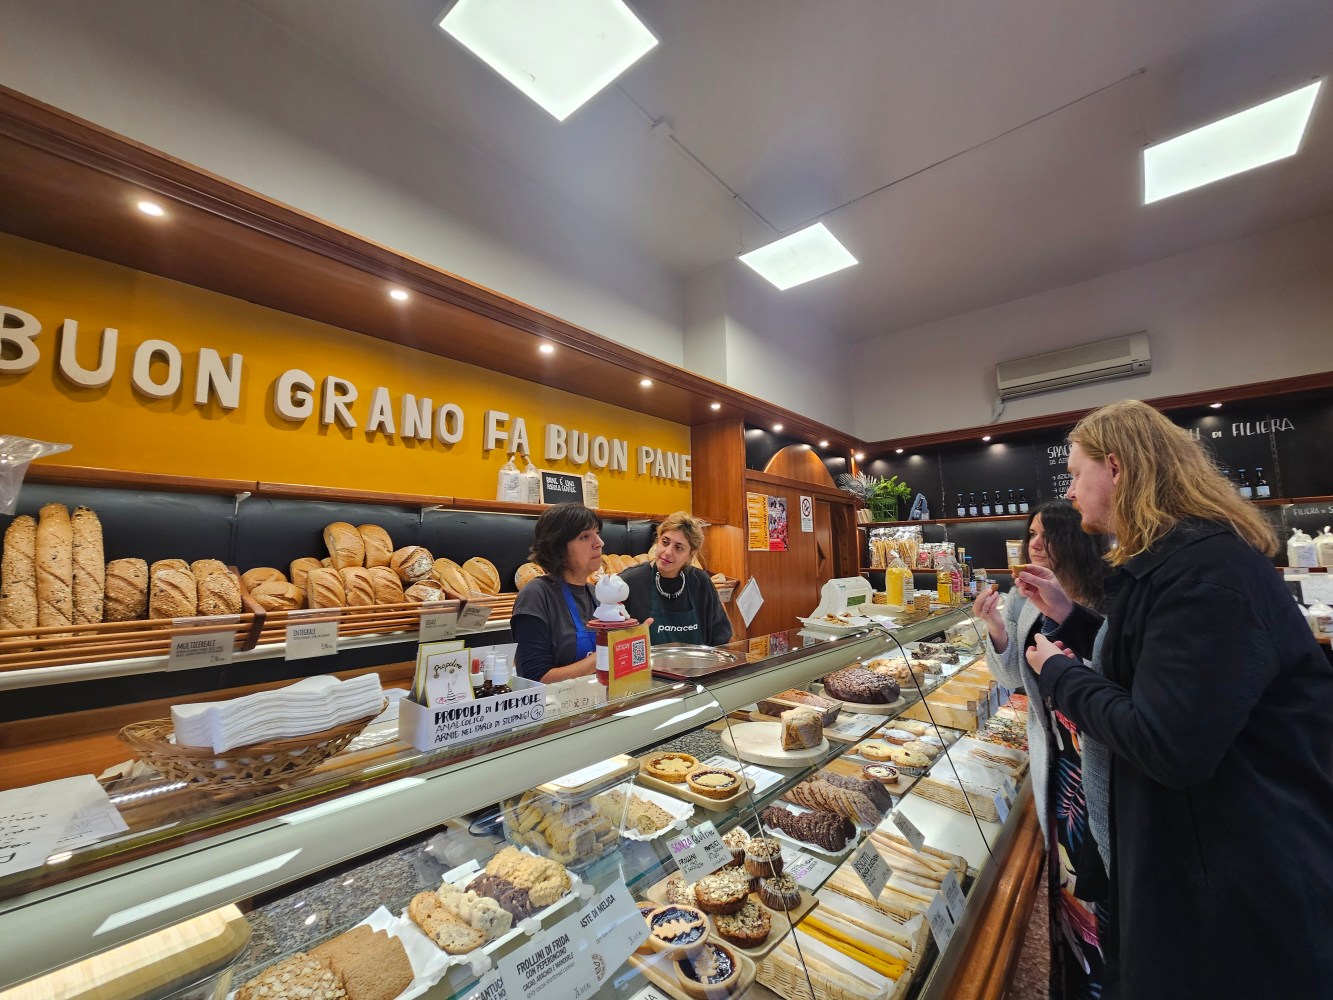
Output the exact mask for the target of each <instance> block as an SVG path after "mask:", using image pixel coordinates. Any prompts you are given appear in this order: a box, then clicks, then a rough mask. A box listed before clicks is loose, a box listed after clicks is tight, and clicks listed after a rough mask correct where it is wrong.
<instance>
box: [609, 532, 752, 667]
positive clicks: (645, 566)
mask: <svg viewBox="0 0 1333 1000" xmlns="http://www.w3.org/2000/svg"><path fill="white" fill-rule="evenodd" d="M703 544H704V526H703V523H702V522H701V521H700V520H699V519H698V518H695V517H692V516H690V515H689V514H687V513H685V512H684V511H683V510H682V511H677V512H676V513H674V514H672V515H671V516H670V517H668V518H667V519H666V520H665V521H663V522H662V523H661V525H660V526H659V527H658V529H657V542H656V544H655V545H654V547H653V553H652V555H653V557H652V559H651V560H650V561H648V562H646V563H640V564H639V565H637V566H631V567H630V568H629V569H627V570H625V571H624V572H623V573H621V574H620V578H621V579H622V580H624V581H625V583H626V584H628V586H629V597H628V598H626V600H625V610H626V611H628V612H629V613H630V616H631V617H633V618H637V619H638V620H639V621H646V620H648V619H649V618H651V619H652V625H650V626H649V635H650V637H651V638H652V642H653V645H654V646H660V645H663V644H665V643H668V642H680V643H689V644H691V645H702V646H720V645H722V644H723V643H725V642H730V641H731V622H730V621H728V619H727V613H726V611H725V610H723V608H722V602H721V601H720V600H718V597H717V588H716V587H714V586H713V581H712V580H711V579H710V578H709V576H708V574H707V573H705V572H704V571H703V570H701V569H697V568H696V567H694V566H691V565H690V562H691V561H692V560H693V559H694V557H695V555H696V554H697V553H698V552H699V550H700V549H701V548H703Z"/></svg>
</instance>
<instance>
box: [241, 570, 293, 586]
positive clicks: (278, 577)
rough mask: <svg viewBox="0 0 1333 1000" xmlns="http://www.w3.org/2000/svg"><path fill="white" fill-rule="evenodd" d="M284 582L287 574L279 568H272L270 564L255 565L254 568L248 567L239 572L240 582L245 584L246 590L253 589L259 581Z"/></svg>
mask: <svg viewBox="0 0 1333 1000" xmlns="http://www.w3.org/2000/svg"><path fill="white" fill-rule="evenodd" d="M273 581H276V582H278V583H286V582H287V576H286V574H285V573H283V571H282V570H280V569H274V568H273V567H272V566H256V567H255V568H254V569H248V570H246V571H245V572H244V573H242V574H241V583H243V584H245V589H246V590H254V589H255V588H256V587H258V586H259V585H260V584H261V583H270V582H273Z"/></svg>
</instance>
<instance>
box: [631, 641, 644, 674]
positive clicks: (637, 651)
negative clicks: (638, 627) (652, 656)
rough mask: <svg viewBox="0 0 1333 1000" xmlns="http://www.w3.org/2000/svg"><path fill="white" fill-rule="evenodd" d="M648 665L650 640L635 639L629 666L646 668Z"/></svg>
mask: <svg viewBox="0 0 1333 1000" xmlns="http://www.w3.org/2000/svg"><path fill="white" fill-rule="evenodd" d="M647 663H648V640H647V639H642V638H640V639H635V640H634V644H633V646H631V647H630V660H629V665H630V666H631V667H642V666H646V665H647Z"/></svg>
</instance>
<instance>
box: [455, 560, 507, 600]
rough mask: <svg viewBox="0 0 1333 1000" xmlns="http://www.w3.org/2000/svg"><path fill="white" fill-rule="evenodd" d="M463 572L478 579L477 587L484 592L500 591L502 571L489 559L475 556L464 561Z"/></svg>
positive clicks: (495, 592) (494, 592) (493, 592)
mask: <svg viewBox="0 0 1333 1000" xmlns="http://www.w3.org/2000/svg"><path fill="white" fill-rule="evenodd" d="M463 572H464V573H466V574H467V575H468V576H470V577H472V579H474V580H476V581H477V589H478V590H480V591H481V592H482V593H483V594H498V593H499V592H500V572H499V570H497V569H496V568H495V563H493V562H491V561H490V560H489V559H483V558H482V557H481V556H473V557H472V558H471V559H469V560H468V561H467V562H465V563H463Z"/></svg>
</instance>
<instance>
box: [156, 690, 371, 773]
mask: <svg viewBox="0 0 1333 1000" xmlns="http://www.w3.org/2000/svg"><path fill="white" fill-rule="evenodd" d="M383 704H384V691H383V690H382V689H381V687H380V678H379V674H363V675H362V676H360V677H354V678H352V679H351V680H348V681H340V680H338V678H336V677H307V678H305V680H301V681H297V682H296V683H295V684H292V685H291V686H290V687H285V688H280V689H279V690H277V691H261V692H260V693H259V694H251V695H246V696H245V697H244V698H233V699H231V700H230V701H214V702H207V703H203V704H198V705H175V706H173V707H172V709H171V722H172V725H173V726H174V727H175V730H176V734H175V740H176V744H177V746H189V747H212V748H213V752H214V753H222V752H223V751H225V750H230V749H232V748H233V747H240V746H248V745H249V744H251V743H266V742H268V741H269V740H279V739H290V738H292V737H295V736H305V735H307V734H309V733H317V732H320V731H321V730H324V729H332V728H333V727H334V726H341V725H343V724H344V723H347V722H351V721H352V720H354V719H365V718H369V717H370V716H373V715H378V714H379V711H380V707H381V706H382V705H383Z"/></svg>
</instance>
